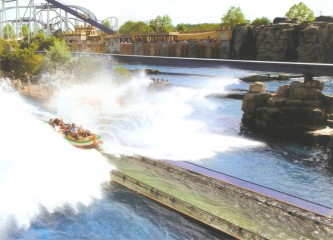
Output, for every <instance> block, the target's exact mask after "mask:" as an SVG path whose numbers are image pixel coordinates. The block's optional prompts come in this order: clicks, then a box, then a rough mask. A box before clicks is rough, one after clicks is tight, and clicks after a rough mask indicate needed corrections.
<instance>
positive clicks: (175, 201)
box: [110, 156, 333, 239]
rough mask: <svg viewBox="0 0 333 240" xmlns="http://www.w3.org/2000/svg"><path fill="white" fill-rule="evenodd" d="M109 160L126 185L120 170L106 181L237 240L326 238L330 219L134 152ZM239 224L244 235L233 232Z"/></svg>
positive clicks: (332, 225)
mask: <svg viewBox="0 0 333 240" xmlns="http://www.w3.org/2000/svg"><path fill="white" fill-rule="evenodd" d="M110 162H111V163H112V164H114V165H115V166H116V167H117V169H118V171H119V172H121V173H122V174H125V175H128V176H129V177H131V176H132V177H131V180H130V181H129V183H128V184H127V183H126V182H128V180H129V178H126V176H125V179H124V176H123V175H121V174H120V175H119V176H116V177H115V178H114V175H113V174H112V180H114V181H117V182H119V183H121V184H123V185H125V186H128V187H129V188H131V189H133V190H135V191H138V192H140V193H141V194H143V195H145V196H148V197H149V198H152V199H154V200H156V201H158V202H160V203H162V204H164V205H167V206H169V207H171V208H174V209H176V210H177V211H180V212H182V213H184V214H186V215H188V216H190V217H192V218H195V219H197V220H199V221H202V222H204V223H207V224H209V225H210V226H212V227H215V228H217V229H219V230H221V231H224V232H226V233H228V234H230V235H233V236H236V237H239V238H241V239H257V238H261V237H263V238H269V239H270V238H276V236H278V235H280V236H284V237H282V238H281V239H296V238H305V239H312V238H318V239H328V238H329V236H330V235H332V234H333V220H332V218H330V217H325V216H322V215H318V214H316V213H313V212H311V211H307V210H305V209H302V208H299V207H297V206H293V205H290V204H287V203H284V202H282V201H278V200H276V199H274V198H270V197H266V196H264V195H262V194H260V193H257V192H254V191H249V190H246V189H245V188H242V187H239V186H236V185H234V184H230V183H228V182H224V181H219V180H217V179H214V178H210V177H208V176H205V175H201V174H197V173H195V172H193V171H189V170H186V169H184V168H180V167H178V166H175V165H173V164H170V163H167V162H164V161H159V160H152V159H148V158H144V157H139V156H138V157H121V158H112V159H110ZM133 179H134V180H133ZM141 182H142V183H143V184H141ZM147 186H148V187H147ZM191 186H195V188H192V187H191ZM141 188H143V189H141ZM170 196H172V197H170ZM173 197H174V198H173ZM191 205H193V206H192V207H191ZM189 210H191V211H189ZM207 218H208V219H209V221H208V222H207V221H205V219H206V220H207ZM220 219H222V220H220ZM229 227H230V229H231V230H230V229H229ZM239 228H242V229H243V230H242V232H243V233H245V232H247V233H249V235H247V236H241V235H237V234H238V232H239ZM228 229H229V230H228ZM234 230H235V231H234Z"/></svg>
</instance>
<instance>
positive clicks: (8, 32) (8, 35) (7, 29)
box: [3, 23, 15, 39]
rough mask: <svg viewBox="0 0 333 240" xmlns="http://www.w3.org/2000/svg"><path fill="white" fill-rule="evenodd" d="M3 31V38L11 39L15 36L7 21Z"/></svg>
mask: <svg viewBox="0 0 333 240" xmlns="http://www.w3.org/2000/svg"><path fill="white" fill-rule="evenodd" d="M3 32H4V38H5V39H13V38H14V37H15V32H14V29H13V26H12V25H11V24H9V23H7V24H6V25H5V26H4V28H3Z"/></svg>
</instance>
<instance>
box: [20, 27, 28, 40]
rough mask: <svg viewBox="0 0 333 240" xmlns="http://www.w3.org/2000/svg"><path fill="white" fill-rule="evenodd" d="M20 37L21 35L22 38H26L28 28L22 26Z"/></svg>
mask: <svg viewBox="0 0 333 240" xmlns="http://www.w3.org/2000/svg"><path fill="white" fill-rule="evenodd" d="M21 30H22V35H23V37H25V38H26V37H28V35H29V27H28V26H27V25H23V26H22V29H21Z"/></svg>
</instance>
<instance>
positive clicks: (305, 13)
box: [285, 2, 315, 22]
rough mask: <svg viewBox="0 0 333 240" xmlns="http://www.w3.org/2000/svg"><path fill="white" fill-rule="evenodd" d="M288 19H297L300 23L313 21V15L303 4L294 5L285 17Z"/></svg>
mask: <svg viewBox="0 0 333 240" xmlns="http://www.w3.org/2000/svg"><path fill="white" fill-rule="evenodd" d="M285 16H286V17H287V18H288V19H297V20H298V21H300V22H304V21H314V19H315V17H314V13H313V11H312V10H311V9H310V8H308V7H307V6H306V5H305V4H304V3H302V2H300V3H299V4H294V5H293V6H292V7H291V8H290V9H289V11H288V12H287V13H286V15H285Z"/></svg>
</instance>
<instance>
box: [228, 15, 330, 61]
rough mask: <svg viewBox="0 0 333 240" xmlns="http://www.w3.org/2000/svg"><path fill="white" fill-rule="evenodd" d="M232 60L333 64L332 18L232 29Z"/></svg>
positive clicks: (276, 22) (278, 22)
mask: <svg viewBox="0 0 333 240" xmlns="http://www.w3.org/2000/svg"><path fill="white" fill-rule="evenodd" d="M232 43H233V44H232V46H231V50H230V53H231V54H230V57H231V58H232V59H252V60H263V61H297V62H318V63H333V51H332V45H333V17H318V18H317V19H316V21H314V22H306V23H301V24H300V23H296V22H293V21H288V20H285V19H279V21H274V23H273V24H271V25H265V26H259V27H257V28H253V27H250V26H244V25H242V26H237V27H235V28H234V30H233V39H232Z"/></svg>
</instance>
